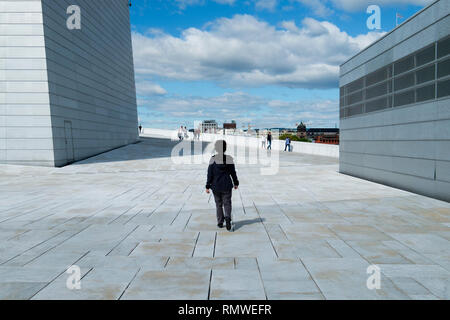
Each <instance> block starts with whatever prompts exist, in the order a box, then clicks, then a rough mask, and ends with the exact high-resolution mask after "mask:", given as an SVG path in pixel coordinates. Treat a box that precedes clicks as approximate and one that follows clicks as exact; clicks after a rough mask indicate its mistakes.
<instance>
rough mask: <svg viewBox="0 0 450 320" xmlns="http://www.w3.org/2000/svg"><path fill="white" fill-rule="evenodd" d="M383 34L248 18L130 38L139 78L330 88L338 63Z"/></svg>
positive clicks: (313, 23) (323, 24) (313, 22)
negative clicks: (274, 23) (176, 33)
mask: <svg viewBox="0 0 450 320" xmlns="http://www.w3.org/2000/svg"><path fill="white" fill-rule="evenodd" d="M381 35H382V33H377V32H370V33H368V34H363V35H359V36H357V37H352V36H350V35H348V34H347V33H346V32H344V31H341V30H340V29H339V28H338V27H337V26H336V25H334V24H332V23H330V22H326V21H322V22H320V21H317V20H315V19H312V18H306V19H304V20H303V21H302V25H301V26H297V25H296V24H295V22H293V21H286V22H282V23H281V24H280V27H279V28H276V27H274V26H272V25H270V24H268V23H266V22H264V21H262V20H258V19H257V18H255V17H253V16H250V15H236V16H234V17H233V18H230V19H229V18H221V19H218V20H215V21H212V22H210V23H208V25H207V26H206V27H205V28H203V29H197V28H189V29H186V30H184V31H183V32H182V33H181V35H180V36H179V37H176V36H173V35H170V34H166V33H161V32H158V33H150V34H146V35H144V34H140V33H134V34H133V48H134V59H135V66H136V73H137V75H138V76H140V77H142V78H144V77H153V76H158V77H162V78H167V79H172V80H181V81H195V80H202V81H205V80H206V81H214V82H216V83H218V84H220V85H222V86H226V87H256V86H264V85H278V86H285V87H291V88H298V87H303V88H329V87H335V86H336V85H337V81H338V71H339V64H340V63H342V62H343V61H345V60H346V59H347V58H349V57H350V56H352V55H353V54H355V53H357V52H358V51H360V50H361V49H362V48H364V47H365V46H367V45H368V44H370V43H371V42H373V41H374V40H376V39H378V38H379V37H380V36H381Z"/></svg>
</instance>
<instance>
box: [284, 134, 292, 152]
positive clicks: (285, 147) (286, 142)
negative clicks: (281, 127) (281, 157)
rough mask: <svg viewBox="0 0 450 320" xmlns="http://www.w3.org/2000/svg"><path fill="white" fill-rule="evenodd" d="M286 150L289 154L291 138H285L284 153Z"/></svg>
mask: <svg viewBox="0 0 450 320" xmlns="http://www.w3.org/2000/svg"><path fill="white" fill-rule="evenodd" d="M286 149H288V151H289V152H291V138H289V137H287V138H286V141H285V145H284V151H286Z"/></svg>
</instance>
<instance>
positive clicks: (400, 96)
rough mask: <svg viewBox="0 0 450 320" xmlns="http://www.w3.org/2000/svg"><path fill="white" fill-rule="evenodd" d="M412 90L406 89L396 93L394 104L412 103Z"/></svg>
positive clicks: (413, 99)
mask: <svg viewBox="0 0 450 320" xmlns="http://www.w3.org/2000/svg"><path fill="white" fill-rule="evenodd" d="M414 101H415V98H414V90H408V91H406V92H402V93H397V94H396V95H395V96H394V106H396V107H399V106H403V105H405V104H410V103H414Z"/></svg>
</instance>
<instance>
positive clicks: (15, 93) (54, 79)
mask: <svg viewBox="0 0 450 320" xmlns="http://www.w3.org/2000/svg"><path fill="white" fill-rule="evenodd" d="M70 5H78V6H80V8H81V30H69V29H68V28H67V26H66V21H67V18H68V16H69V15H68V14H67V8H68V6H70ZM68 124H70V126H71V128H72V129H71V130H69V129H66V128H65V126H66V125H68ZM137 126H138V124H137V106H136V90H135V82H134V66H133V55H132V44H131V32H130V21H129V7H128V1H127V0H96V1H89V0H70V1H68V0H58V1H55V0H27V1H22V0H9V1H5V0H0V162H1V163H15V164H30V165H45V166H62V165H65V164H67V163H69V162H71V161H76V160H80V159H83V158H86V157H89V156H93V155H95V154H98V153H101V152H105V151H108V150H111V149H114V148H117V147H120V146H123V145H126V144H129V143H132V142H135V141H136V140H137V137H138V129H137ZM68 132H71V134H69V137H68ZM70 135H71V136H72V139H70ZM72 146H73V147H72ZM68 150H71V152H68ZM71 154H73V157H72V155H71Z"/></svg>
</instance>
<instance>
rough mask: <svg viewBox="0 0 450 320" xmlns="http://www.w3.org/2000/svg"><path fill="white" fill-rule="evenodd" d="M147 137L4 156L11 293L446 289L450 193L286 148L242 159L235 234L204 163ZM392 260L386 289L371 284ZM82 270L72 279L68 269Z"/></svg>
mask: <svg viewBox="0 0 450 320" xmlns="http://www.w3.org/2000/svg"><path fill="white" fill-rule="evenodd" d="M173 146H174V142H171V141H169V140H163V139H144V140H143V141H142V142H141V143H139V144H135V145H130V146H127V147H124V148H121V149H117V150H115V151H112V152H109V153H106V154H103V155H100V156H97V157H95V158H92V159H89V160H86V161H83V162H80V163H77V164H73V165H71V166H68V167H65V168H62V169H56V168H36V167H21V166H6V165H0V176H1V179H0V299H445V298H447V299H448V298H449V292H450V289H449V287H450V282H449V280H450V229H449V227H450V204H449V203H446V202H442V201H438V200H433V199H430V198H427V197H423V196H419V195H415V194H411V193H408V192H404V191H401V190H397V189H393V188H389V187H385V186H382V185H379V184H375V183H371V182H368V181H364V180H360V179H356V178H352V177H349V176H346V175H341V174H339V173H338V172H337V171H338V164H337V161H336V160H335V159H329V158H324V157H316V156H307V155H298V154H289V153H281V155H280V161H281V164H280V165H281V168H280V171H279V174H277V175H276V176H262V175H260V170H259V167H258V166H257V165H238V166H237V170H238V175H239V178H240V180H241V187H240V189H239V190H238V191H237V192H234V195H233V205H234V208H233V210H234V219H235V223H236V230H235V232H234V233H230V232H227V231H226V230H218V229H217V228H216V224H215V215H214V203H213V202H214V201H213V199H211V197H210V196H208V195H207V194H205V192H204V183H205V173H206V164H195V165H180V164H174V163H172V161H171V160H170V158H169V156H170V151H171V148H172V147H173ZM371 264H376V265H378V266H379V267H380V269H381V289H380V290H369V289H368V288H367V286H366V281H367V278H368V276H369V275H368V274H367V267H368V266H369V265H371ZM71 265H78V266H79V267H80V268H81V272H82V279H81V290H69V289H67V286H66V281H67V279H68V277H69V276H70V275H69V274H67V273H65V271H66V269H67V268H68V266H71Z"/></svg>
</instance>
